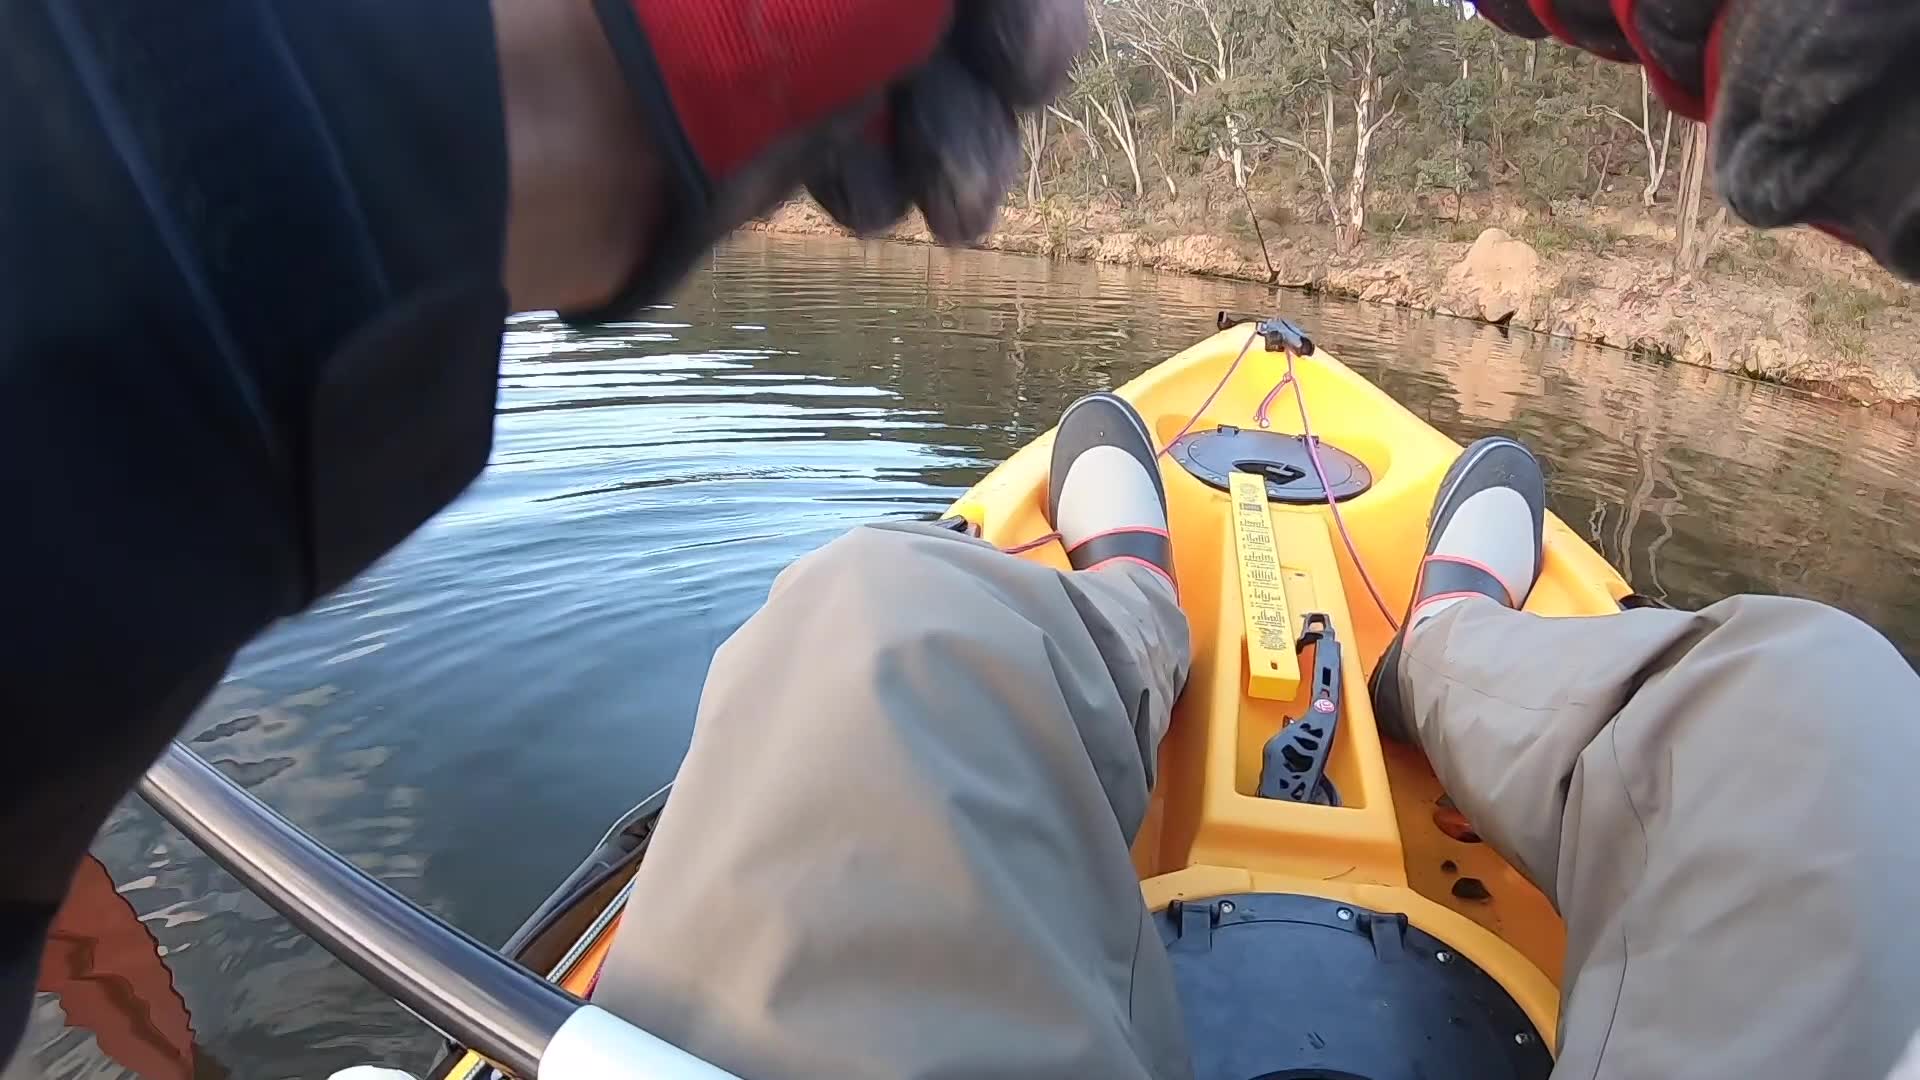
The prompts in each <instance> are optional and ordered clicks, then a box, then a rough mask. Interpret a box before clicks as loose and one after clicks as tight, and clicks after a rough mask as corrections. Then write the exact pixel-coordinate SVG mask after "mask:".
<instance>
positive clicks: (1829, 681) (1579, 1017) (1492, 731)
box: [1400, 597, 1920, 1080]
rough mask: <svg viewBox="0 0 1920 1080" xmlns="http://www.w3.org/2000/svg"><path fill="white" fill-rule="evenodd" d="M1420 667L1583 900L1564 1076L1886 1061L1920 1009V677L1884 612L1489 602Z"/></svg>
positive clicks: (1431, 710)
mask: <svg viewBox="0 0 1920 1080" xmlns="http://www.w3.org/2000/svg"><path fill="white" fill-rule="evenodd" d="M1400 689H1401V692H1402V693H1403V694H1404V695H1405V696H1404V699H1403V700H1405V701H1406V702H1407V703H1408V708H1409V712H1410V713H1411V718H1412V723H1413V724H1414V726H1415V727H1416V729H1417V732H1418V738H1419V742H1420V744H1421V746H1422V748H1423V749H1424V750H1425V751H1426V753H1427V756H1428V758H1429V759H1431V761H1432V762H1433V765H1434V769H1435V771H1436V772H1437V773H1438V774H1439V776H1440V779H1441V780H1442V782H1443V783H1444V784H1445V785H1446V788H1447V791H1448V792H1449V793H1450V794H1451V795H1452V797H1453V799H1454V801H1455V803H1456V804H1458V806H1459V807H1460V809H1461V810H1462V811H1464V812H1465V813H1466V815H1467V816H1468V818H1469V819H1470V820H1471V821H1472V822H1473V824H1474V826H1475V828H1476V830H1477V831H1478V832H1479V833H1480V834H1481V835H1482V836H1484V837H1485V838H1486V839H1487V841H1488V842H1490V843H1491V844H1493V845H1494V847H1495V848H1497V849H1498V850H1499V851H1500V852H1501V853H1502V854H1504V855H1506V856H1507V857H1508V858H1509V859H1510V860H1512V861H1513V862H1514V863H1515V864H1516V865H1517V866H1519V867H1520V868H1521V869H1522V870H1523V871H1525V872H1526V874H1527V875H1528V876H1529V877H1531V878H1532V879H1533V881H1534V882H1535V883H1537V884H1538V885H1539V886H1540V888H1541V889H1542V890H1543V891H1545V892H1546V894H1547V895H1548V896H1549V897H1550V898H1551V899H1552V900H1553V901H1554V903H1555V904H1556V905H1557V906H1558V907H1559V909H1560V911H1561V913H1562V914H1563V915H1564V916H1565V918H1566V921H1567V932H1568V942H1567V951H1568V955H1567V964H1566V971H1567V984H1566V987H1565V989H1564V991H1563V1011H1562V1016H1561V1035H1560V1057H1559V1065H1558V1068H1557V1069H1556V1071H1555V1073H1554V1075H1555V1077H1557V1078H1578V1080H1588V1078H1593V1077H1607V1078H1620V1080H1627V1078H1633V1080H1640V1078H1647V1077H1702V1078H1705V1077H1726V1078H1729V1080H1732V1078H1739V1080H1775V1078H1777V1080H1808V1078H1811V1077H1823V1078H1824V1077H1834V1078H1851V1077H1862V1078H1866V1077H1871V1078H1874V1080H1878V1078H1880V1077H1884V1076H1886V1075H1887V1072H1888V1070H1889V1069H1890V1068H1891V1067H1892V1066H1893V1064H1894V1061H1895V1059H1896V1058H1897V1057H1898V1055H1899V1053H1900V1051H1901V1049H1902V1048H1903V1047H1904V1046H1905V1045H1906V1043H1907V1040H1908V1038H1909V1037H1910V1036H1911V1035H1912V1034H1913V1032H1914V1030H1915V1027H1916V1026H1917V1025H1920V808H1917V807H1920V802H1917V801H1916V798H1915V796H1916V793H1920V679H1916V677H1915V675H1914V672H1913V670H1912V669H1911V668H1910V667H1909V666H1908V665H1907V663H1906V661H1905V660H1903V659H1902V658H1901V656H1900V655H1899V653H1897V652H1895V651H1894V649H1893V647H1892V646H1891V645H1889V644H1888V643H1887V642H1886V640H1885V639H1884V638H1882V637H1881V636H1880V635H1879V634H1877V633H1875V632H1874V631H1873V630H1872V629H1870V628H1869V627H1867V626H1866V625H1865V624H1863V623H1861V622H1859V621H1857V620H1855V619H1853V618H1852V617H1850V616H1848V615H1845V614H1842V613H1840V612H1838V611H1835V610H1833V609H1831V608H1827V607H1822V606H1820V605H1818V604H1813V603H1809V602H1806V601H1802V600H1789V599H1782V598H1778V597H1741V598H1737V599H1733V600H1727V601H1725V602H1723V603H1719V604H1715V605H1713V606H1712V607H1710V608H1707V609H1706V610H1704V611H1701V612H1697V613H1684V612H1677V611H1651V610H1643V611H1632V612H1625V613H1622V614H1619V615H1608V616H1604V617H1600V618H1580V619H1547V618H1539V617H1536V616H1532V615H1526V614H1522V613H1518V612H1513V611H1508V610H1506V609H1504V608H1501V607H1499V606H1497V605H1495V604H1493V603H1480V602H1467V603H1462V604H1458V605H1456V606H1455V607H1454V608H1453V609H1451V610H1449V611H1445V612H1442V613H1441V614H1439V615H1436V616H1435V617H1433V618H1432V619H1431V620H1429V621H1428V622H1426V623H1423V624H1422V625H1421V626H1420V627H1419V628H1418V629H1416V630H1415V631H1414V632H1413V633H1412V634H1411V636H1410V637H1409V639H1408V642H1407V652H1406V663H1405V665H1404V667H1403V668H1402V671H1401V687H1400Z"/></svg>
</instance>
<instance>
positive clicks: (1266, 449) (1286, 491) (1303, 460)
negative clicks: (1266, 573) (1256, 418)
mask: <svg viewBox="0 0 1920 1080" xmlns="http://www.w3.org/2000/svg"><path fill="white" fill-rule="evenodd" d="M1314 446H1315V448H1316V449H1317V450H1318V451H1319V454H1320V465H1321V467H1323V468H1324V469H1326V474H1327V484H1326V487H1324V488H1323V487H1321V486H1320V478H1319V476H1318V475H1317V474H1316V473H1315V471H1314V467H1313V457H1312V455H1311V454H1309V453H1308V450H1307V440H1306V436H1304V435H1283V434H1281V433H1280V432H1277V431H1249V430H1246V429H1245V428H1237V427H1232V426H1230V425H1226V424H1222V425H1221V426H1219V427H1217V428H1215V429H1214V430H1212V431H1196V432H1193V433H1191V434H1188V435H1184V436H1181V438H1180V439H1179V440H1178V441H1176V442H1175V443H1174V444H1173V446H1172V447H1171V451H1170V452H1171V453H1172V454H1173V459H1174V460H1175V461H1178V462H1179V463H1180V464H1181V465H1182V466H1184V467H1185V468H1186V470H1187V471H1188V472H1190V473H1192V474H1193V475H1194V476H1196V477H1198V478H1199V479H1200V481H1201V483H1204V484H1206V485H1207V486H1209V487H1215V488H1219V489H1220V490H1221V491H1226V490H1227V489H1228V487H1229V482H1228V476H1229V474H1231V473H1234V472H1236V471H1237V472H1250V473H1254V474H1256V475H1258V476H1263V477H1265V478H1266V481H1267V498H1268V499H1269V500H1270V501H1273V502H1277V503H1292V504H1295V505H1308V504H1312V503H1323V502H1326V501H1327V492H1328V491H1329V490H1331V491H1332V493H1333V497H1334V498H1335V499H1337V500H1339V501H1341V502H1345V501H1346V500H1348V499H1351V498H1353V497H1354V496H1355V495H1359V494H1361V493H1362V492H1364V491H1366V490H1367V489H1368V488H1370V487H1372V486H1373V472H1372V471H1371V470H1370V469H1368V468H1367V465H1366V462H1364V461H1361V460H1360V459H1359V458H1357V457H1354V456H1353V455H1352V454H1349V453H1347V452H1346V451H1345V450H1342V449H1340V448H1339V447H1337V446H1335V445H1333V444H1332V443H1330V442H1326V441H1324V440H1322V439H1319V438H1318V437H1316V438H1315V439H1314Z"/></svg>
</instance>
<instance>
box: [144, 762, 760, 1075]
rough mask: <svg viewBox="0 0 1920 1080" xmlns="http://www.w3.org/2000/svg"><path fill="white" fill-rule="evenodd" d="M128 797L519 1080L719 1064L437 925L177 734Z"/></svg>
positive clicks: (674, 1071) (697, 1069)
mask: <svg viewBox="0 0 1920 1080" xmlns="http://www.w3.org/2000/svg"><path fill="white" fill-rule="evenodd" d="M139 791H140V796H141V797H142V798H144V799H145V800H146V801H147V802H148V804H150V805H151V806H152V807H153V808H154V810H155V811H157V812H158V813H159V814H160V816H161V817H163V818H165V819H167V821H168V822H169V823H171V824H172V825H173V826H174V827H175V828H177V829H179V830H180V831H181V832H182V833H184V834H186V836H187V839H189V840H191V841H193V842H194V843H195V844H196V845H198V846H199V847H200V849H201V850H203V851H205V852H206V853H207V854H208V855H209V856H211V857H212V859H213V861H214V862H216V863H219V864H220V865H221V866H222V867H223V868H225V869H226V871H227V872H228V873H230V874H232V875H233V876H234V877H236V878H238V879H239V880H240V883H241V884H242V885H245V886H246V887H247V888H248V889H249V890H251V891H252V892H253V893H254V894H255V895H257V896H259V897H260V898H261V899H262V900H265V901H266V902H267V903H268V904H269V905H271V906H272V907H273V908H274V909H275V910H276V911H278V912H280V914H282V915H284V916H286V917H287V919H288V921H290V922H292V923H293V924H294V925H295V926H297V927H299V928H300V930H301V931H302V932H304V933H306V934H307V935H308V936H310V937H312V938H313V939H314V940H315V941H317V942H319V943H320V945H321V947H322V948H325V949H326V950H327V951H328V952H329V953H332V954H333V955H334V956H336V957H338V958H339V959H340V960H341V962H343V963H345V964H346V965H347V966H348V967H350V968H352V969H353V970H355V971H357V972H359V973H360V974H361V975H362V976H364V977H365V978H366V979H367V980H368V981H369V982H371V983H373V984H374V985H375V986H377V987H379V988H380V989H381V990H382V991H383V992H385V993H387V994H389V995H391V996H392V997H393V998H394V1000H396V1001H398V1002H399V1003H400V1004H401V1005H404V1006H406V1007H407V1008H408V1009H410V1010H411V1011H412V1012H413V1013H414V1014H415V1015H417V1016H419V1017H420V1018H421V1019H422V1020H424V1021H426V1022H427V1023H428V1024H431V1025H432V1026H433V1027H434V1028H436V1029H438V1030H439V1031H440V1032H441V1033H442V1034H444V1035H446V1036H447V1037H448V1038H450V1039H453V1040H454V1041H455V1042H458V1043H459V1044H461V1045H462V1046H466V1047H470V1048H471V1049H473V1050H474V1051H475V1052H477V1053H479V1054H480V1055H482V1056H483V1057H486V1058H487V1059H489V1060H491V1061H493V1062H495V1063H497V1064H498V1065H500V1066H501V1067H503V1068H505V1069H507V1070H508V1071H510V1072H512V1073H513V1074H514V1075H516V1076H520V1077H525V1078H529V1080H532V1078H534V1077H538V1078H539V1080H568V1078H583V1077H589V1076H593V1077H606V1078H609V1080H612V1078H623V1077H635V1078H637V1077H647V1078H650V1080H721V1078H729V1080H730V1077H731V1074H729V1073H726V1072H724V1071H722V1070H720V1069H718V1068H716V1067H715V1066H712V1065H709V1064H707V1063H706V1062H704V1061H701V1060H700V1059H698V1058H696V1057H693V1056H692V1055H690V1054H688V1053H686V1052H685V1051H683V1050H680V1049H678V1048H677V1047H674V1046H672V1045H670V1044H668V1043H666V1042H663V1041H661V1040H660V1039H657V1038H655V1037H653V1036H652V1035H649V1034H647V1033H646V1032H644V1031H641V1030H640V1029H638V1028H635V1027H633V1026H631V1025H629V1024H626V1023H625V1022H623V1021H621V1020H619V1019H617V1018H615V1017H613V1016H612V1015H610V1014H608V1013H606V1012H603V1011H602V1010H600V1009H596V1008H594V1007H593V1006H591V1005H588V1004H586V1003H585V1002H583V1001H581V1000H580V999H579V998H576V997H574V996H573V995H572V994H569V993H567V992H566V991H564V990H562V989H560V988H559V987H557V986H554V985H553V984H552V983H549V982H547V981H546V980H545V979H542V978H540V977H539V976H537V975H534V974H533V973H532V972H530V971H528V970H526V969H525V968H522V967H520V966H519V965H517V964H514V963H512V962H511V961H509V960H507V959H506V958H505V957H503V956H501V955H500V954H499V953H497V952H494V951H493V950H492V949H489V948H487V947H486V946H485V945H482V944H480V943H479V942H478V941H475V940H474V939H473V938H471V937H468V936H467V935H466V934H464V933H462V932H461V931H459V930H457V929H455V928H454V927H452V926H449V925H447V924H446V923H445V922H442V921H441V920H440V919H439V918H437V917H435V916H434V915H433V914H431V913H430V912H428V911H426V910H424V909H423V908H421V907H419V906H418V905H416V904H414V903H413V902H412V901H410V900H408V899H407V898H406V897H404V896H401V895H400V894H399V893H397V892H394V891H393V890H392V889H390V888H388V887H387V886H385V885H383V884H381V883H380V882H379V881H377V880H375V879H374V878H373V877H372V876H370V875H368V874H367V873H366V872H364V871H362V870H361V869H360V868H358V867H356V866H354V865H353V864H352V863H349V862H348V861H346V860H345V859H343V858H341V857H340V856H339V855H337V854H335V853H334V852H333V851H332V850H330V849H329V848H327V847H326V846H324V845H323V844H321V843H320V842H319V841H317V840H315V839H314V838H313V837H311V836H308V835H307V834H306V833H305V832H303V831H301V829H300V828H299V827H298V826H296V825H294V824H293V823H292V822H290V821H288V820H287V819H286V818H284V817H281V816H280V815H279V814H278V813H277V812H275V811H274V810H273V808H271V807H269V806H267V805H266V804H265V803H263V802H261V801H260V800H259V799H256V798H254V797H253V796H252V795H251V794H249V793H248V792H247V791H246V790H244V789H243V788H241V787H240V785H238V784H236V783H234V782H233V781H232V780H230V779H228V778H227V777H226V775H225V774H223V773H221V772H220V771H219V770H217V769H215V768H214V767H213V766H211V765H209V764H207V763H206V761H204V760H202V759H201V758H200V756H199V755H198V754H195V753H194V752H193V751H191V750H189V749H187V748H186V747H184V746H182V745H180V744H179V743H178V742H175V743H171V744H169V745H168V747H167V750H166V753H164V754H163V755H161V757H160V760H159V761H157V762H155V763H154V765H153V767H152V768H150V769H149V770H148V771H147V775H146V778H145V779H143V780H142V781H141V782H140V788H139Z"/></svg>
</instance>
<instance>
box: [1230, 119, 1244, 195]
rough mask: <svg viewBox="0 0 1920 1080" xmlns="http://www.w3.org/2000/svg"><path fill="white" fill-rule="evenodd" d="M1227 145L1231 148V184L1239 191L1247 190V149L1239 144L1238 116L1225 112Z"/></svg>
mask: <svg viewBox="0 0 1920 1080" xmlns="http://www.w3.org/2000/svg"><path fill="white" fill-rule="evenodd" d="M1227 146H1228V148H1229V149H1230V150H1231V154H1230V155H1229V160H1230V161H1231V162H1232V163H1233V186H1234V187H1237V188H1239V189H1240V190H1241V191H1245V190H1247V151H1246V148H1245V147H1243V146H1241V145H1240V118H1239V117H1237V116H1235V115H1233V114H1232V113H1228V114H1227Z"/></svg>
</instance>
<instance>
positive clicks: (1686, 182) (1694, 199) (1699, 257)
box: [1673, 122, 1708, 274]
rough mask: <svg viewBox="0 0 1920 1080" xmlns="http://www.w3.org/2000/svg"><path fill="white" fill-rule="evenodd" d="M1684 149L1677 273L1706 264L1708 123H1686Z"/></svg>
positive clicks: (1676, 258) (1674, 257)
mask: <svg viewBox="0 0 1920 1080" xmlns="http://www.w3.org/2000/svg"><path fill="white" fill-rule="evenodd" d="M1681 138H1683V139H1684V140H1685V143H1684V146H1685V150H1684V152H1683V153H1682V154H1681V157H1680V222H1679V233H1680V236H1679V241H1680V242H1679V244H1678V246H1677V247H1676V248H1675V250H1674V256H1673V269H1674V272H1675V273H1681V274H1684V273H1691V272H1692V271H1694V270H1698V269H1699V268H1700V267H1701V266H1702V265H1704V264H1705V263H1706V257H1705V254H1704V253H1703V252H1702V251H1701V248H1702V247H1703V244H1702V243H1701V241H1702V239H1703V238H1702V236H1701V233H1700V202H1701V199H1702V198H1703V197H1704V196H1705V193H1706V178H1707V162H1708V154H1707V125H1705V124H1695V123H1691V122H1689V123H1688V124H1687V132H1686V133H1685V134H1684V135H1682V136H1681Z"/></svg>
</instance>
